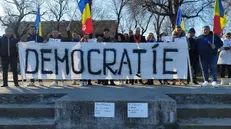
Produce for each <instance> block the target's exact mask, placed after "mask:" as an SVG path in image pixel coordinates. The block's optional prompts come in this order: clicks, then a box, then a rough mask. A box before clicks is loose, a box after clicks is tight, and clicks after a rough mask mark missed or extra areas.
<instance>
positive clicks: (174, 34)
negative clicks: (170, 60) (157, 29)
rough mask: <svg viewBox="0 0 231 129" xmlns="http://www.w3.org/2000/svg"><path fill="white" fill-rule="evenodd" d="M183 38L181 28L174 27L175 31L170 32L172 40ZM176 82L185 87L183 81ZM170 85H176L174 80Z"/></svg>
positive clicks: (183, 32)
mask: <svg viewBox="0 0 231 129" xmlns="http://www.w3.org/2000/svg"><path fill="white" fill-rule="evenodd" d="M185 36H186V34H185V31H184V30H182V28H181V27H179V26H178V27H176V28H175V30H174V31H173V32H172V37H173V39H175V38H182V37H185ZM178 82H179V84H180V85H186V84H185V83H184V80H179V81H178ZM172 85H176V80H173V83H172Z"/></svg>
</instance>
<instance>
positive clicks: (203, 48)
mask: <svg viewBox="0 0 231 129" xmlns="http://www.w3.org/2000/svg"><path fill="white" fill-rule="evenodd" d="M212 42H213V32H210V34H209V35H200V36H199V37H198V38H197V39H196V44H197V50H198V53H199V55H200V56H201V57H211V56H216V55H217V51H218V49H219V48H221V47H222V46H223V42H222V41H221V38H220V37H219V36H217V35H214V45H215V46H216V48H215V49H213V48H212V47H211V45H210V44H211V43H212Z"/></svg>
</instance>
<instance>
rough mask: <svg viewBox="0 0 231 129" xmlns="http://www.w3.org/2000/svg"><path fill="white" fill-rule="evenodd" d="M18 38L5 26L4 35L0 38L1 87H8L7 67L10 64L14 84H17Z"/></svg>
mask: <svg viewBox="0 0 231 129" xmlns="http://www.w3.org/2000/svg"><path fill="white" fill-rule="evenodd" d="M17 44H18V40H17V39H16V38H14V36H13V30H12V29H11V28H7V29H6V30H5V35H4V36H3V37H1V38H0V56H1V60H2V68H3V75H2V76H3V85H2V86H1V87H8V72H9V71H8V67H9V65H10V66H11V69H12V72H13V79H14V85H15V86H19V84H18V70H17V63H18V52H17Z"/></svg>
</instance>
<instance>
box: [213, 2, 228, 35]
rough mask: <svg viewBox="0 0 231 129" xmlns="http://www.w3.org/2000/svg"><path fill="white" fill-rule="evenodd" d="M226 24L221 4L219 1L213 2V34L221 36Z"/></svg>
mask: <svg viewBox="0 0 231 129" xmlns="http://www.w3.org/2000/svg"><path fill="white" fill-rule="evenodd" d="M226 23H227V18H226V15H225V12H224V8H223V6H222V2H221V0H215V7H214V25H213V26H214V27H213V31H214V33H215V34H217V35H219V36H221V32H222V30H223V29H224V27H225V25H226Z"/></svg>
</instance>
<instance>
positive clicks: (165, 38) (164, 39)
mask: <svg viewBox="0 0 231 129" xmlns="http://www.w3.org/2000/svg"><path fill="white" fill-rule="evenodd" d="M161 40H162V41H163V42H172V40H173V38H172V36H163V37H161Z"/></svg>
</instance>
